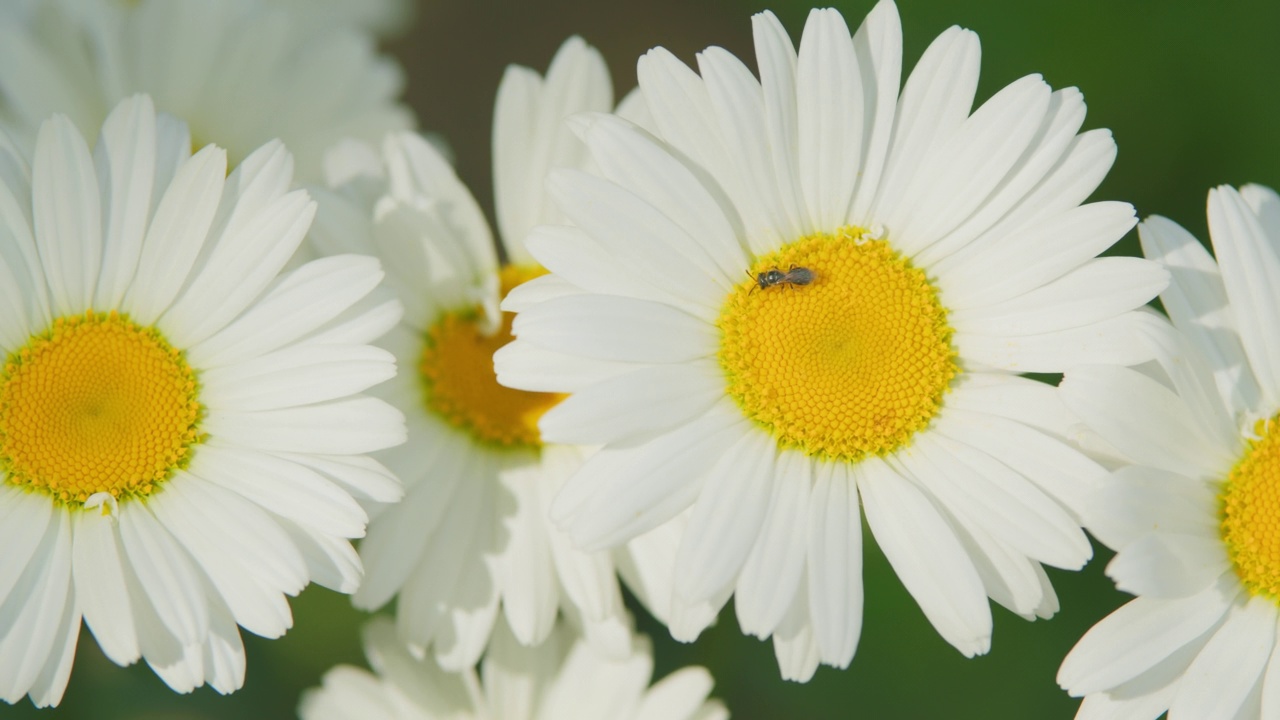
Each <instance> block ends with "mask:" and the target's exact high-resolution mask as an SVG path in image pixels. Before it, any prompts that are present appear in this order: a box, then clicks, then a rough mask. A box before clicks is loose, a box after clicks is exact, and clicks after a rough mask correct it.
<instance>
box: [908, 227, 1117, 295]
mask: <svg viewBox="0 0 1280 720" xmlns="http://www.w3.org/2000/svg"><path fill="white" fill-rule="evenodd" d="M1136 222H1137V218H1136V217H1134V214H1133V206H1132V205H1129V204H1128V203H1118V202H1097V203H1090V204H1088V205H1081V206H1079V207H1075V206H1072V207H1071V208H1069V209H1067V210H1065V211H1063V212H1061V213H1058V214H1056V215H1052V216H1049V217H1047V218H1045V219H1043V220H1039V221H1037V222H1034V223H1028V224H1026V225H1015V226H1012V227H1002V228H999V229H993V230H992V231H991V232H990V233H989V234H988V235H986V236H984V237H983V238H982V239H981V240H978V241H975V242H972V243H970V244H969V245H967V246H966V247H965V248H963V249H962V250H960V251H958V252H956V253H954V254H953V255H951V256H949V257H946V258H943V259H941V260H939V261H938V262H936V263H934V264H933V265H932V266H931V267H930V271H931V272H934V273H936V274H937V276H938V287H939V289H940V291H941V296H942V300H943V302H944V303H945V304H946V306H947V307H948V308H951V309H952V310H957V311H959V310H965V309H968V308H980V307H986V306H989V305H994V304H997V303H1000V302H1004V301H1006V300H1009V299H1011V298H1015V297H1018V296H1019V295H1022V294H1024V293H1027V292H1029V291H1032V290H1035V289H1036V288H1039V287H1042V286H1043V285H1045V284H1046V283H1049V282H1051V281H1053V280H1056V279H1057V278H1060V277H1062V276H1063V275H1066V274H1067V273H1068V272H1070V271H1072V270H1074V269H1075V268H1077V267H1080V266H1081V265H1083V264H1085V263H1086V262H1088V261H1089V260H1090V259H1092V258H1093V257H1095V256H1096V255H1097V254H1098V253H1100V252H1102V251H1103V250H1105V249H1107V248H1108V247H1111V246H1112V245H1113V244H1115V242H1116V241H1117V240H1119V239H1120V238H1121V237H1122V236H1123V235H1124V234H1125V233H1127V232H1128V231H1129V229H1130V228H1132V227H1133V225H1134V223H1136ZM997 268H998V269H999V270H998V271H997V270H996V269H997Z"/></svg>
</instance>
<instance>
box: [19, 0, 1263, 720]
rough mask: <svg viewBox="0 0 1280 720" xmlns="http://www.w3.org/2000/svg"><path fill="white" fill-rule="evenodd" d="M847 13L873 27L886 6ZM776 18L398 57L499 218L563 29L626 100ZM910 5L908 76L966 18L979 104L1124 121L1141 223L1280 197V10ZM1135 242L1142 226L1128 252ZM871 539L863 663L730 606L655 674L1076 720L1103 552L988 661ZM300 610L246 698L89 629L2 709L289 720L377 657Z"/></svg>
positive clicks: (442, 18)
mask: <svg viewBox="0 0 1280 720" xmlns="http://www.w3.org/2000/svg"><path fill="white" fill-rule="evenodd" d="M837 6H838V7H839V9H840V10H841V11H842V12H843V13H844V14H845V17H846V19H847V20H848V22H849V23H850V25H851V26H856V25H857V24H858V23H859V22H861V18H862V16H863V15H865V13H866V12H867V11H868V10H869V9H870V7H871V3H870V2H868V1H864V0H858V1H856V2H839V3H837ZM764 7H765V5H764V4H762V3H758V2H755V1H754V0H749V1H743V0H739V1H737V2H735V1H733V0H706V1H705V2H677V1H669V0H653V1H651V2H645V3H597V2H593V1H592V0H537V1H533V0H529V1H526V2H521V0H508V1H506V2H500V1H498V0H482V1H478V2H473V1H471V0H450V1H448V2H446V1H445V0H425V2H424V4H423V7H422V10H421V12H420V13H419V26H418V28H417V29H416V30H415V31H414V32H413V33H411V34H409V35H408V36H407V37H405V38H403V39H401V40H399V41H397V42H396V44H395V45H394V46H393V47H392V51H393V52H394V53H395V54H397V55H398V56H399V57H400V58H402V60H403V61H404V62H405V64H406V68H407V74H408V77H409V83H410V86H409V99H410V101H411V103H412V104H413V105H414V106H415V109H416V110H417V111H418V112H419V115H420V117H421V118H422V125H423V127H424V128H425V129H429V130H433V131H438V132H440V133H441V134H442V135H443V136H444V137H445V138H446V139H447V140H449V142H450V143H451V144H452V145H453V147H454V151H455V154H456V156H457V158H458V163H459V173H460V174H461V175H462V177H463V179H464V180H466V181H467V182H468V184H469V185H471V187H472V188H473V189H474V190H475V192H476V195H477V196H478V197H479V198H480V199H481V202H482V204H484V205H485V206H486V208H487V209H489V210H490V211H491V210H492V201H491V197H490V191H489V189H488V188H489V187H490V182H489V171H488V166H487V162H488V147H487V143H488V128H489V122H490V116H491V112H492V107H491V103H492V97H493V93H494V92H495V90H496V87H497V80H498V77H499V74H500V72H501V68H502V66H504V65H505V64H507V63H509V62H520V63H523V64H528V65H531V66H534V67H538V68H540V69H541V68H545V66H546V63H547V61H548V60H549V59H550V56H551V53H552V52H553V51H554V48H555V47H556V46H557V45H558V44H559V43H560V42H561V41H562V40H563V39H564V37H566V36H567V35H569V34H571V33H580V34H582V35H584V36H585V37H586V38H587V39H588V41H590V42H592V43H594V44H596V45H597V46H598V47H600V48H601V50H602V51H603V52H604V53H605V55H606V57H607V58H608V59H609V62H610V65H611V67H612V69H613V72H614V76H615V81H616V83H617V86H618V88H619V90H622V91H625V90H628V89H630V87H631V85H632V84H634V71H633V68H634V61H635V58H636V56H637V55H638V53H639V52H641V51H643V49H644V48H647V47H649V46H652V45H655V44H664V45H668V46H669V47H671V49H672V50H673V51H675V52H677V54H678V55H680V56H681V57H683V58H685V59H686V60H692V52H693V51H695V50H696V49H698V48H701V47H703V46H705V45H708V44H718V45H723V46H725V47H727V48H729V49H730V50H732V51H734V52H736V53H738V54H739V55H740V56H742V57H744V59H747V58H749V57H750V56H751V51H750V47H751V45H750V23H749V21H748V14H749V13H750V12H755V11H757V10H759V9H762V8H764ZM771 7H773V9H774V10H775V11H776V12H777V13H778V14H779V16H780V17H781V18H782V20H783V22H784V24H785V25H786V26H787V27H788V28H789V29H791V31H792V35H793V37H795V38H798V37H799V34H800V30H801V28H802V27H803V23H804V17H805V14H806V13H807V11H808V9H809V7H810V5H809V4H808V3H806V2H798V1H797V0H777V1H776V2H774V3H773V4H772V5H771ZM900 12H901V15H902V19H903V26H904V33H905V46H906V49H905V66H906V67H907V68H910V67H911V65H912V64H914V62H915V60H916V59H917V58H918V57H919V56H920V54H921V53H922V52H923V50H924V48H925V47H926V45H927V44H928V43H929V42H930V41H931V40H932V39H933V37H935V36H936V35H937V34H938V33H939V32H941V31H942V30H943V29H944V28H945V27H947V26H948V25H952V24H959V25H962V26H965V27H968V28H971V29H973V30H975V31H977V32H978V34H979V35H980V36H981V38H982V42H983V71H982V82H981V85H980V89H979V101H981V100H982V99H985V98H986V97H988V96H990V95H991V94H992V93H993V92H994V91H995V90H997V89H998V88H1000V87H1002V86H1004V85H1005V84H1007V83H1009V82H1010V81H1012V80H1014V79H1015V78H1017V77H1019V76H1021V75H1024V74H1027V73H1031V72H1038V73H1041V74H1043V75H1044V76H1045V78H1046V80H1047V81H1048V82H1049V83H1050V84H1051V85H1053V86H1054V87H1065V86H1070V85H1075V86H1077V87H1079V88H1081V90H1083V92H1084V94H1085V98H1086V100H1087V101H1088V104H1089V109H1090V114H1089V118H1088V120H1087V121H1086V127H1087V128H1096V127H1108V128H1111V129H1112V131H1113V132H1114V134H1115V137H1116V140H1117V142H1118V144H1119V147H1120V155H1119V160H1118V161H1117V163H1116V165H1115V168H1114V170H1113V171H1112V173H1111V175H1110V176H1109V177H1108V179H1107V180H1106V182H1105V183H1104V184H1103V186H1102V188H1101V189H1100V190H1099V192H1098V193H1097V197H1099V198H1107V199H1121V200H1128V201H1130V202H1132V203H1134V205H1135V206H1136V207H1137V208H1138V212H1139V214H1140V215H1141V216H1144V217H1145V216H1147V215H1150V214H1153V213H1154V214H1161V215H1165V216H1167V217H1170V218H1172V219H1174V220H1176V221H1178V222H1179V223H1181V224H1183V225H1184V226H1186V227H1187V228H1188V229H1189V230H1191V231H1192V232H1193V233H1195V234H1196V235H1197V236H1199V237H1201V238H1202V239H1206V238H1207V235H1206V229H1205V227H1206V223H1205V219H1204V204H1205V193H1206V192H1207V190H1208V189H1209V188H1210V187H1211V186H1213V185H1216V184H1219V183H1229V184H1237V185H1238V184H1242V183H1246V182H1260V183H1264V184H1268V185H1272V186H1280V132H1278V131H1277V127H1276V120H1275V119H1276V118H1277V117H1280V88H1277V85H1276V82H1275V79H1276V77H1277V72H1278V71H1280V44H1278V43H1276V41H1275V33H1276V28H1280V3H1272V2H1256V3H1240V2H1229V3H1212V4H1211V3H1203V2H1192V1H1191V0H1176V1H1168V2H1155V1H1154V0H1135V1H1131V2H1124V3H1117V2H1104V1H1103V0H1085V1H1074V2H1068V1H1066V0H1052V1H1045V2H1025V0H993V1H989V2H983V3H968V4H962V3H954V2H946V1H945V0H903V2H901V4H900ZM748 62H750V61H748ZM1136 248H1137V244H1136V242H1135V241H1134V238H1133V235H1132V234H1131V235H1130V236H1129V237H1128V238H1126V240H1125V241H1124V242H1123V244H1122V245H1121V247H1120V248H1118V251H1119V252H1125V253H1129V254H1133V253H1136V252H1137V249H1136ZM866 546H867V550H866V561H865V565H866V570H865V581H866V611H865V620H864V627H863V634H862V640H861V644H860V646H859V649H858V654H857V656H856V657H855V658H854V661H853V664H852V666H851V667H850V668H849V669H847V670H843V671H839V670H832V669H830V668H825V667H824V668H822V669H820V670H819V671H818V674H817V676H816V677H815V678H814V680H813V681H812V682H810V683H808V684H806V685H798V684H794V683H785V682H782V681H781V680H779V679H778V674H777V669H776V666H775V664H774V659H773V652H772V648H771V646H770V645H769V644H767V643H761V642H759V641H757V640H755V639H752V638H747V637H743V636H742V635H741V633H740V632H739V630H738V628H737V623H736V621H735V620H734V618H733V616H732V612H731V610H732V608H731V607H730V608H729V609H727V610H726V611H725V613H724V616H723V617H722V618H721V619H720V622H719V624H718V625H717V626H716V627H714V628H712V629H711V630H709V631H708V632H707V633H706V634H705V635H704V636H703V637H702V638H701V639H700V640H699V641H698V642H697V643H695V644H693V645H682V644H678V643H675V642H673V641H672V640H671V639H670V638H669V636H668V635H667V634H666V631H665V629H664V628H662V627H661V626H659V625H657V624H655V623H654V622H653V621H652V620H651V619H649V618H647V617H644V616H643V615H642V614H641V615H640V617H639V620H640V622H639V624H640V626H641V628H642V629H643V630H646V631H647V632H649V633H650V634H651V635H652V636H653V638H654V642H655V648H656V650H655V652H656V656H657V665H658V671H657V672H658V674H659V675H662V674H665V673H667V672H670V671H671V670H673V669H676V668H678V667H680V666H682V665H685V664H692V663H698V664H703V665H706V666H708V667H709V668H710V669H711V670H712V673H713V674H714V676H715V678H716V684H717V688H716V691H715V694H716V695H717V696H718V697H721V698H723V699H724V700H725V701H726V702H727V703H728V705H729V707H730V709H731V710H732V711H733V714H734V717H735V718H739V719H740V720H752V719H769V720H772V719H776V718H797V717H803V718H813V719H818V718H929V717H943V716H945V717H949V718H956V719H963V718H982V719H984V720H999V719H1001V718H1068V717H1071V715H1072V714H1073V713H1074V709H1075V706H1076V704H1077V702H1076V701H1075V700H1073V699H1071V698H1068V697H1067V696H1066V695H1065V694H1064V693H1063V692H1062V691H1061V690H1059V689H1058V688H1057V686H1056V685H1055V683H1054V680H1053V678H1054V675H1055V673H1056V670H1057V666H1058V663H1059V662H1060V661H1061V658H1062V656H1063V655H1064V654H1065V653H1066V651H1067V650H1068V649H1069V648H1070V647H1071V646H1072V644H1073V643H1074V642H1075V640H1076V639H1077V638H1078V637H1079V636H1080V634H1081V633H1082V632H1084V630H1086V629H1087V628H1088V627H1089V626H1090V625H1092V624H1093V623H1094V622H1096V621H1097V620H1098V619H1100V618H1101V617H1103V616H1104V615H1105V614H1107V613H1108V612H1110V611H1111V610H1112V609H1114V608H1115V607H1118V606H1119V605H1120V604H1121V603H1122V602H1124V599H1125V597H1124V596H1123V595H1122V594H1121V593H1118V592H1116V591H1115V590H1114V589H1112V587H1111V583H1110V582H1109V581H1108V580H1107V579H1106V578H1105V577H1104V576H1103V573H1102V571H1103V567H1104V565H1105V562H1106V560H1107V559H1108V557H1109V556H1108V555H1107V553H1106V551H1105V550H1104V549H1099V553H1098V554H1099V557H1097V558H1095V560H1094V561H1093V563H1091V564H1090V565H1089V566H1088V567H1087V568H1086V569H1085V570H1084V571H1083V572H1081V573H1069V572H1058V571H1051V572H1050V575H1051V577H1052V578H1053V581H1054V585H1055V587H1056V588H1057V590H1058V593H1059V597H1060V600H1061V604H1062V608H1063V609H1062V611H1061V612H1060V613H1059V615H1058V616H1057V617H1056V618H1054V619H1053V620H1051V621H1047V622H1046V621H1038V622H1035V623H1027V622H1025V621H1023V620H1021V619H1019V618H1016V617H1014V616H1012V615H1010V614H1009V613H1007V612H1005V611H1004V610H1003V609H1000V608H993V613H994V615H995V626H996V627H995V637H994V641H993V644H992V651H991V653H990V654H989V655H988V656H986V657H981V658H977V659H973V660H966V659H965V658H963V657H962V656H961V655H960V654H959V653H957V652H956V651H955V650H954V649H952V648H951V647H949V646H948V645H946V643H944V642H943V641H942V640H941V639H940V638H939V637H938V636H937V634H936V633H935V632H934V630H933V629H932V628H931V627H930V626H929V624H928V623H927V621H926V620H925V619H924V617H923V615H922V614H921V612H920V610H919V608H918V607H917V606H916V605H915V603H914V602H913V601H912V600H911V598H910V597H909V596H908V595H907V594H906V592H905V590H904V589H903V588H902V586H901V584H900V583H899V582H898V580H897V578H896V577H895V576H894V574H893V572H892V570H891V569H890V568H889V566H888V564H887V562H886V561H885V559H884V557H883V556H882V555H881V554H880V553H879V551H878V549H876V548H875V545H874V542H872V541H871V540H870V536H869V535H868V540H867V543H866ZM293 607H294V614H295V628H294V629H293V630H292V631H290V632H289V634H288V635H287V636H286V637H284V638H283V639H280V640H275V641H265V640H261V639H259V638H255V637H252V636H248V637H246V645H247V647H248V653H249V670H248V675H247V679H246V682H245V687H244V689H243V690H242V691H240V692H239V693H236V694H235V695H232V696H229V697H220V696H218V695H217V694H216V693H214V692H213V691H211V690H209V689H207V688H202V689H200V690H198V691H196V692H195V693H194V694H192V695H191V696H179V695H176V694H174V693H172V692H171V691H169V690H168V689H167V688H165V687H164V685H163V684H162V683H161V682H160V681H159V680H158V679H157V678H156V677H155V676H154V675H152V673H151V672H150V671H149V670H148V669H146V668H145V666H143V667H133V668H128V669H121V668H117V667H116V666H114V665H113V664H111V663H110V662H109V661H107V660H106V659H105V658H103V657H102V655H101V653H100V652H99V650H98V648H97V645H96V643H94V642H93V640H92V637H91V636H89V635H88V634H85V635H84V636H83V637H82V639H81V644H80V652H79V657H78V659H77V662H76V667H75V671H74V673H73V675H72V679H71V685H70V687H69V689H68V692H67V696H66V699H65V700H64V702H63V704H62V706H61V707H60V708H58V709H57V710H50V711H36V710H34V709H33V708H32V707H31V706H30V704H29V703H27V702H26V701H23V702H22V703H21V704H19V705H17V706H14V707H9V706H5V705H3V704H0V718H47V719H49V720H54V719H55V718H57V719H69V718H94V719H102V720H114V719H124V718H129V719H136V720H162V719H164V720H178V719H179V718H191V719H195V718H238V719H241V720H243V719H247V718H280V717H289V716H291V715H292V713H293V708H294V706H295V704H296V701H297V695H298V692H299V691H300V690H301V689H302V688H305V687H308V686H312V685H315V684H317V683H318V682H319V678H320V676H321V675H322V674H323V672H324V671H325V670H326V669H327V668H329V667H330V666H332V665H333V664H336V663H340V662H347V663H356V664H362V663H363V657H362V653H361V650H360V647H359V627H360V624H361V623H362V622H363V619H364V617H365V616H364V615H363V614H361V613H358V612H356V611H354V610H352V609H351V607H350V605H349V603H348V601H347V599H346V598H345V597H343V596H339V595H336V594H334V593H331V592H329V591H326V590H323V589H318V588H311V589H308V590H307V591H306V592H304V593H303V594H302V596H300V597H299V598H298V599H297V600H295V601H294V603H293Z"/></svg>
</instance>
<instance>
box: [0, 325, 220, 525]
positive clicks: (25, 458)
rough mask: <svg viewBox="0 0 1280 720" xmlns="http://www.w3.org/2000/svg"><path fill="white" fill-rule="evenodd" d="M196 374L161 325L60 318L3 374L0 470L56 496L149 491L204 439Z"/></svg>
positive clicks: (77, 498)
mask: <svg viewBox="0 0 1280 720" xmlns="http://www.w3.org/2000/svg"><path fill="white" fill-rule="evenodd" d="M197 390H198V388H197V383H196V378H195V373H194V372H192V370H191V368H190V367H189V366H188V365H187V363H186V360H185V359H184V358H183V356H182V353H180V352H179V351H177V350H175V349H174V348H173V347H172V346H170V345H169V343H168V342H166V341H165V339H164V338H163V337H162V336H161V335H160V333H159V332H157V331H156V330H155V329H154V328H148V327H141V326H139V325H136V324H134V323H133V322H131V321H130V320H128V319H127V318H125V317H123V316H121V315H118V314H117V313H115V312H111V313H94V312H92V311H91V312H87V313H85V314H84V315H76V316H71V317H64V318H59V319H58V320H56V321H54V323H53V326H52V327H51V328H49V329H48V330H47V331H46V332H44V333H42V334H40V335H36V336H34V337H32V338H31V340H30V341H28V343H27V344H26V345H25V346H23V347H22V348H21V349H19V350H18V351H17V352H14V353H12V354H11V355H9V358H8V360H7V361H6V362H5V366H4V372H3V375H2V376H0V470H3V471H4V473H5V475H6V480H7V481H8V482H9V483H11V484H15V485H18V486H21V487H26V488H30V489H32V490H36V491H40V492H45V493H48V494H50V495H52V496H53V497H54V498H55V499H56V500H57V501H59V502H62V503H68V504H75V503H83V502H84V501H85V500H86V499H88V498H89V496H90V495H93V494H95V493H102V492H105V493H110V494H111V495H112V496H113V497H115V498H117V499H120V498H124V497H145V496H147V495H150V494H151V493H152V492H154V491H155V489H156V488H157V487H158V486H159V484H160V483H162V482H163V481H164V480H166V479H168V478H169V477H170V475H172V473H173V471H174V470H176V469H177V468H179V467H183V466H185V465H186V463H187V462H188V461H189V460H190V457H191V451H192V447H193V446H194V445H195V444H196V443H197V442H198V441H199V438H200V433H199V430H198V427H197V425H198V422H199V419H200V403H199V401H198V399H197Z"/></svg>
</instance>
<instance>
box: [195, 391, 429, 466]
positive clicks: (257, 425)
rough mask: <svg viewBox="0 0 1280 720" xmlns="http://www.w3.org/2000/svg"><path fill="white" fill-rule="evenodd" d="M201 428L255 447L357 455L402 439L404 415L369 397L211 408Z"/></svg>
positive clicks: (231, 443) (221, 437) (214, 434)
mask: <svg viewBox="0 0 1280 720" xmlns="http://www.w3.org/2000/svg"><path fill="white" fill-rule="evenodd" d="M204 429H205V431H206V432H208V433H209V435H210V436H211V437H217V438H219V439H220V440H222V441H225V442H226V444H228V445H242V446H244V447H247V448H253V449H255V450H269V451H280V452H313V453H322V454H323V453H336V454H353V455H354V454H357V453H366V452H372V451H374V450H381V449H383V448H387V447H391V446H394V445H399V444H400V443H402V442H404V439H405V431H404V416H403V415H401V414H400V411H399V410H396V409H395V408H393V407H391V406H390V405H388V404H387V403H385V402H383V401H381V400H376V399H374V398H370V397H360V396H356V397H353V398H349V399H346V400H339V401H336V402H331V403H325V404H322V405H308V406H306V407H300V408H285V409H281V410H262V411H258V412H218V413H210V414H209V416H208V417H206V418H205V419H204Z"/></svg>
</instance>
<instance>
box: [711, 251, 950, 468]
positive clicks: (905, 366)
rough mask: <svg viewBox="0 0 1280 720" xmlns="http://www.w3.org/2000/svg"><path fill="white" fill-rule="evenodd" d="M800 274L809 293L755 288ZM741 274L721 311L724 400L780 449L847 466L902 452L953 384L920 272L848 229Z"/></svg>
mask: <svg viewBox="0 0 1280 720" xmlns="http://www.w3.org/2000/svg"><path fill="white" fill-rule="evenodd" d="M801 269H803V270H808V271H809V272H810V273H811V274H812V278H811V280H810V282H809V283H808V284H796V283H791V282H785V281H784V282H779V283H777V284H767V285H766V286H765V287H763V288H762V287H760V284H759V283H758V281H757V279H756V278H757V277H758V276H759V274H760V273H768V272H769V271H771V270H777V271H779V272H781V273H783V274H788V273H790V274H791V275H792V276H793V277H795V276H796V273H795V271H797V270H801ZM749 273H750V276H751V277H750V278H749V279H747V280H744V281H743V282H742V283H741V284H740V285H738V286H737V287H736V288H735V289H734V290H733V291H732V292H731V293H730V294H729V297H728V299H727V301H726V302H725V304H724V306H723V308H722V309H721V312H720V317H719V319H718V321H717V325H718V326H719V328H720V330H721V333H722V339H721V344H720V351H719V360H720V365H721V367H722V368H723V370H724V373H725V377H726V380H727V383H728V393H729V395H730V396H732V397H733V399H734V400H736V401H737V403H738V405H739V407H741V408H742V411H743V412H744V413H745V414H746V415H747V416H748V417H749V418H751V419H752V420H754V421H755V422H756V423H758V424H759V425H761V426H762V427H764V428H766V429H767V430H768V431H769V433H770V434H772V435H773V437H774V438H776V439H777V441H778V445H779V446H780V447H793V448H798V449H800V450H802V451H803V452H805V453H806V454H808V455H811V456H821V457H829V458H836V459H841V460H846V461H856V460H858V459H860V458H862V457H864V456H866V455H868V454H877V455H883V454H886V453H889V452H892V451H894V450H897V449H899V448H901V447H903V446H904V445H906V444H907V443H909V442H910V440H911V437H912V436H913V435H914V434H915V433H916V432H918V431H920V430H922V429H924V428H925V427H926V426H927V425H928V424H929V421H930V420H931V419H932V418H933V417H934V415H936V414H937V412H938V410H939V408H940V407H941V404H942V397H943V395H944V394H945V393H946V392H947V389H948V387H949V386H950V383H951V380H952V378H954V377H955V376H956V373H957V372H958V367H957V365H956V360H955V357H956V353H955V351H954V350H953V348H952V346H951V342H950V340H951V335H952V329H951V327H950V326H949V325H948V324H947V313H946V310H945V309H944V308H943V306H942V304H941V303H940V302H939V300H938V294H937V291H936V290H935V289H934V287H933V286H932V285H931V284H930V283H929V280H928V279H927V278H926V277H925V274H924V272H923V271H922V270H920V269H919V268H916V267H914V266H912V264H911V263H910V261H908V260H907V259H906V258H904V257H902V256H901V255H899V254H898V253H897V252H896V251H895V250H894V249H893V248H892V247H891V246H890V245H889V243H888V242H886V241H885V240H883V239H878V238H875V239H873V238H871V236H870V235H869V234H868V233H867V232H866V231H865V230H864V229H862V228H858V227H845V228H841V229H840V230H839V231H837V232H836V233H834V234H826V233H817V234H814V235H809V236H806V237H803V238H800V239H799V240H797V241H795V242H792V243H790V244H788V245H787V246H785V247H783V248H782V249H780V250H778V251H776V252H774V253H771V254H769V255H766V256H763V257H760V258H758V259H757V260H756V261H755V263H754V264H753V265H752V267H751V269H750V271H749ZM774 277H776V276H774ZM798 277H799V278H800V279H802V280H804V279H809V278H807V277H806V276H805V274H803V273H801V274H800V275H799V276H798Z"/></svg>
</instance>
